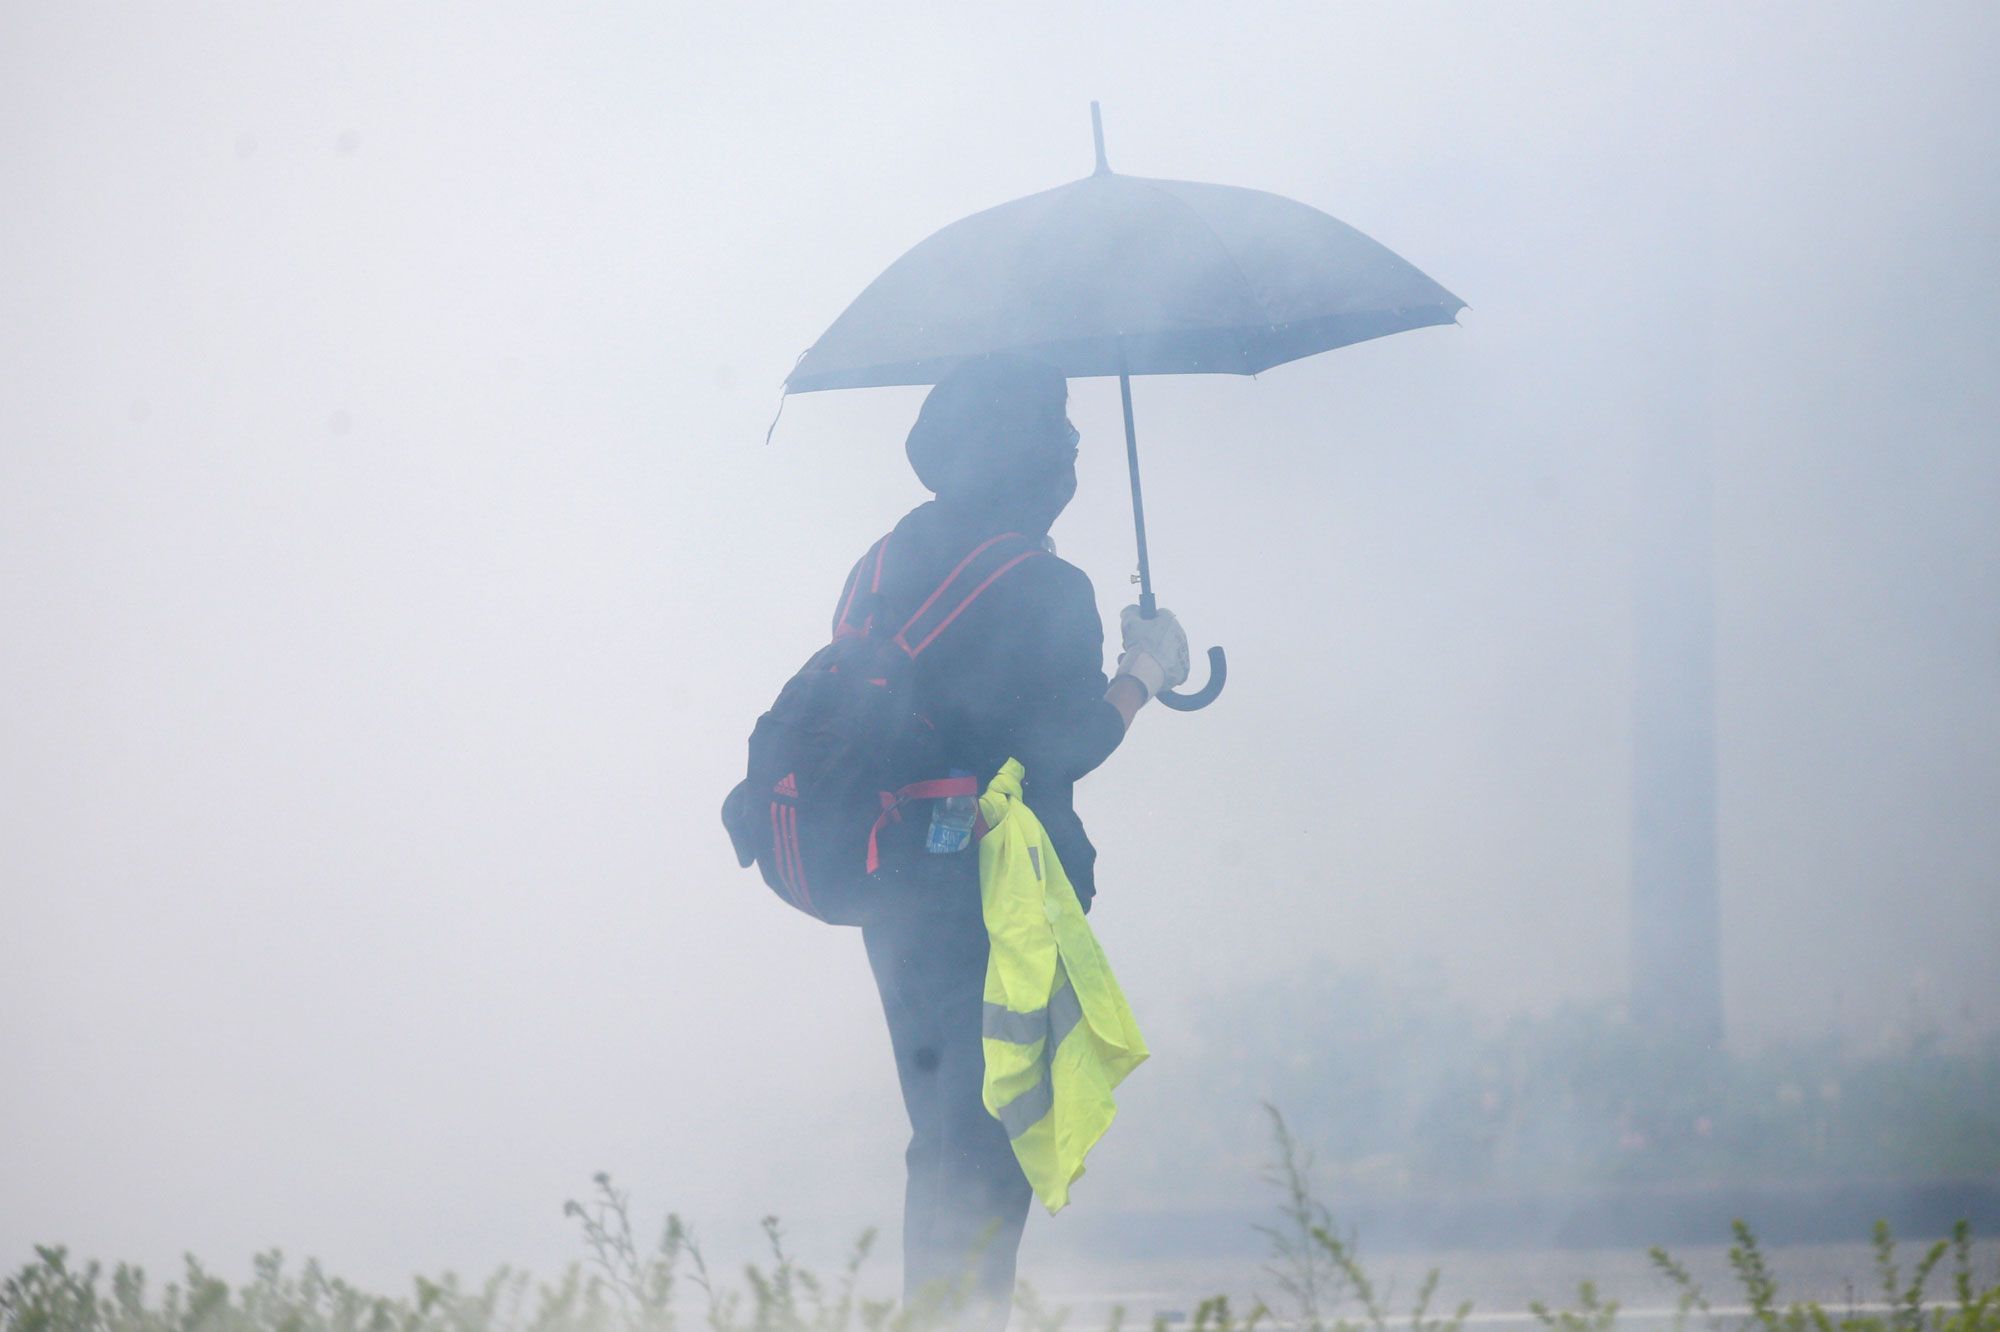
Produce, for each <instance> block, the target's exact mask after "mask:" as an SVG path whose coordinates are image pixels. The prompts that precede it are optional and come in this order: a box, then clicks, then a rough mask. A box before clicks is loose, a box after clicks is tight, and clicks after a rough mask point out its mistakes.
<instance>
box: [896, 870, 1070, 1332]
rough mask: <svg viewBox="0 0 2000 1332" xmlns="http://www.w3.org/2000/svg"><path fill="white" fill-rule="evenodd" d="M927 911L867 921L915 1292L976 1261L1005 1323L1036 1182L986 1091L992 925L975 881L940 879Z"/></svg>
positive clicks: (981, 1283) (984, 1298)
mask: <svg viewBox="0 0 2000 1332" xmlns="http://www.w3.org/2000/svg"><path fill="white" fill-rule="evenodd" d="M933 887H934V888H935V889H936V890H937V891H936V893H935V895H934V896H932V897H930V898H928V899H926V901H925V904H924V906H923V907H922V908H920V909H915V910H908V911H897V912H895V913H893V914H885V916H884V917H883V918H882V919H880V920H878V921H876V922H874V923H871V924H870V925H869V926H868V927H866V928H865V929H864V930H863V937H864V939H865V940H866V943H867V948H868V960H869V964H870V966H871V968H872V969H873V970H874V972H875V978H876V984H877V987H878V989H879V990H880V991H881V994H882V1007H883V1013H884V1015H885V1016H886V1017H887V1018H888V1021H889V1030H890V1044H891V1047H892V1048H893V1050H894V1052H895V1055H896V1073H897V1077H898V1079H899V1080H900V1081H901V1084H902V1090H903V1104H904V1107H905V1109H906V1110H907V1111H908V1113H909V1117H910V1129H911V1137H910V1146H909V1150H908V1152H907V1153H906V1158H905V1159H906V1161H907V1163H908V1166H909V1183H908V1187H907V1189H906V1193H905V1201H904V1212H903V1284H904V1297H905V1299H906V1300H909V1299H914V1298H916V1297H918V1295H919V1293H920V1292H921V1291H923V1290H924V1288H925V1287H926V1286H928V1285H930V1284H931V1283H934V1282H939V1281H942V1282H945V1283H948V1284H949V1285H952V1286H956V1284H957V1283H958V1282H960V1281H961V1280H962V1279H963V1278H964V1277H965V1276H966V1275H967V1274H968V1271H970V1273H971V1274H972V1276H973V1278H974V1292H975V1297H976V1300H977V1302H978V1304H979V1306H980V1310H979V1312H978V1314H977V1316H976V1318H975V1320H974V1321H976V1322H978V1323H982V1324H987V1325H990V1326H993V1327H996V1328H997V1327H1000V1326H1003V1325H1004V1324H1005V1322H1006V1316H1007V1311H1008V1309H1009V1307H1010V1305H1011V1300H1012V1294H1013V1286H1014V1268H1015V1256H1016V1251H1017V1250H1018V1248H1019V1246H1020V1241H1021V1232H1022V1229H1023V1227H1024V1225H1025V1224H1026V1221H1027V1214H1028V1204H1029V1202H1030V1199H1031V1197H1032V1191H1031V1190H1030V1189H1029V1187H1028V1181H1027V1178H1026V1177H1025V1176H1024V1175H1023V1174H1022V1173H1021V1167H1020V1163H1019V1162H1018V1161H1017V1160H1016V1159H1015V1157H1014V1150H1013V1146H1012V1145H1011V1144H1010V1143H1009V1142H1008V1141H1007V1135H1006V1131H1005V1130H1004V1129H1002V1128H1001V1126H1000V1122H999V1121H998V1120H997V1119H995V1118H993V1116H991V1115H989V1114H988V1113H987V1112H986V1107H985V1105H984V1104H983V1102H982V1100H981V1092H982V1088H983V1083H984V1080H985V1068H986V1065H985V1056H984V1052H983V1050H982V1047H981V1045H980V1017H981V1011H982V1007H983V997H984V987H985V978H986V928H985V924H984V922H983V921H982V920H981V919H980V916H979V911H978V898H977V895H976V885H973V886H968V885H967V884H964V883H955V882H937V883H934V884H933Z"/></svg>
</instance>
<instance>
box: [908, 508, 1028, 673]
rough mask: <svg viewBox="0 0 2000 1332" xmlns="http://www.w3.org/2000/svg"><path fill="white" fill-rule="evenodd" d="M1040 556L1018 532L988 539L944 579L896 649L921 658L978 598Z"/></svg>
mask: <svg viewBox="0 0 2000 1332" xmlns="http://www.w3.org/2000/svg"><path fill="white" fill-rule="evenodd" d="M1041 553H1042V548H1041V547H1040V546H1039V545H1037V544H1036V543H1034V542H1033V541H1030V540H1029V539H1028V538H1027V537H1025V536H1022V535H1021V534H1020V533H1019V532H1002V533H1001V534H1000V535H999V536H996V537H989V538H987V539H986V540H985V541H983V542H981V543H980V544H979V545H977V546H975V547H973V549H972V553H971V554H970V555H967V556H966V557H965V558H964V559H962V560H960V561H959V562H958V567H957V568H956V569H953V570H952V571H951V572H950V573H949V574H947V575H945V580H944V581H943V582H942V583H939V584H938V587H937V591H935V592H933V593H931V594H930V596H929V598H928V599H926V600H925V602H924V604H923V605H921V606H919V607H917V613H916V614H915V615H912V616H911V617H910V618H909V622H908V623H906V624H905V625H904V626H903V628H902V630H901V631H900V632H899V633H897V635H896V646H897V647H900V648H901V649H903V651H905V652H907V653H909V654H910V656H911V657H913V658H914V657H917V656H920V655H922V653H923V650H924V649H925V648H927V647H929V646H930V645H931V644H932V643H934V642H936V641H937V636H938V635H939V634H941V633H943V632H944V631H945V630H946V629H947V628H949V627H950V626H951V622H952V621H953V620H956V619H957V618H958V617H959V616H960V615H962V614H964V612H965V608H966V607H968V606H970V605H971V604H972V603H973V602H975V601H977V600H979V594H980V593H982V592H984V591H985V590H986V589H987V588H989V587H991V586H993V584H994V583H995V582H997V581H998V580H999V578H1000V576H1001V575H1002V574H1004V573H1006V572H1007V571H1008V570H1009V569H1012V568H1013V567H1014V566H1015V565H1017V564H1020V563H1022V562H1023V561H1026V560H1031V559H1033V558H1034V557H1035V556H1037V555H1040V554H1041Z"/></svg>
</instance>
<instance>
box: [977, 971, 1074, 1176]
mask: <svg viewBox="0 0 2000 1332" xmlns="http://www.w3.org/2000/svg"><path fill="white" fill-rule="evenodd" d="M1056 967H1057V970H1056V986H1057V989H1056V992H1055V993H1054V994H1052V995H1050V996H1049V1002H1048V1006H1047V1007H1046V1008H1038V1009H1036V1010H1035V1011H1034V1012H1032V1013H1016V1012H1014V1011H1013V1010H1012V1009H1010V1008H1008V1007H1006V1006H1005V1005H1003V1004H995V1003H988V1004H987V1005H986V1008H985V1012H984V1016H983V1017H982V1018H981V1019H980V1026H979V1034H980V1035H981V1036H984V1037H985V1038H986V1039H987V1040H989V1041H1005V1042H1007V1043H1008V1044H1009V1045H1033V1044H1034V1043H1035V1042H1037V1041H1041V1042H1042V1043H1043V1044H1042V1057H1041V1075H1042V1076H1041V1081H1039V1082H1037V1083H1036V1084H1035V1085H1034V1086H1033V1087H1030V1088H1029V1089H1028V1090H1027V1091H1024V1092H1022V1093H1021V1094H1020V1095H1019V1096H1016V1097H1015V1098H1014V1099H1013V1100H1011V1101H1009V1102H1007V1104H1005V1105H1003V1106H1001V1107H1000V1115H999V1119H1000V1124H1001V1126H1002V1127H1003V1128H1005V1129H1006V1130H1007V1138H1008V1140H1009V1141H1010V1142H1011V1141H1012V1140H1013V1139H1015V1138H1018V1137H1020V1136H1021V1135H1022V1134H1023V1133H1026V1132H1027V1131H1028V1130H1029V1129H1031V1128H1033V1127H1034V1126H1035V1124H1036V1123H1037V1122H1039V1121H1040V1120H1041V1118H1042V1116H1044V1115H1046V1114H1048V1112H1049V1111H1050V1110H1052V1109H1053V1108H1054V1107H1055V1094H1056V1084H1055V1072H1054V1070H1055V1060H1056V1051H1057V1050H1058V1049H1060V1048H1061V1046H1062V1043H1063V1042H1064V1041H1065V1040H1067V1039H1069V1034H1070V1033H1071V1032H1073V1031H1075V1030H1076V1028H1077V1024H1078V1023H1080V1022H1082V1021H1083V1004H1082V1003H1081V1002H1080V1001H1079V1000H1078V999H1077V997H1076V987H1075V986H1073V985H1071V984H1070V983H1069V976H1068V975H1067V974H1065V973H1064V972H1063V971H1062V969H1061V967H1062V964H1061V963H1057V964H1056Z"/></svg>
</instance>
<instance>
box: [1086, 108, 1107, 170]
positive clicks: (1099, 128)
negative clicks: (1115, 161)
mask: <svg viewBox="0 0 2000 1332" xmlns="http://www.w3.org/2000/svg"><path fill="white" fill-rule="evenodd" d="M1090 137H1091V138H1092V139H1095V140H1096V141H1097V174H1098V175H1100V176H1108V175H1110V174H1111V164H1110V163H1109V162H1107V161H1105V160H1104V113H1103V112H1102V111H1100V110H1098V108H1097V103H1095V102H1092V103H1091V104H1090Z"/></svg>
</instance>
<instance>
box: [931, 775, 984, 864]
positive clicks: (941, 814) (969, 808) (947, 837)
mask: <svg viewBox="0 0 2000 1332" xmlns="http://www.w3.org/2000/svg"><path fill="white" fill-rule="evenodd" d="M951 775H952V776H953V777H970V776H971V775H972V774H971V773H969V772H965V771H962V770H961V769H958V768H953V769H952V770H951ZM978 817H979V797H977V796H969V795H962V796H945V797H944V798H943V799H941V800H937V801H934V802H933V803H932V805H931V832H930V836H929V837H927V838H925V839H924V850H926V851H928V852H930V853H931V854H932V855H936V856H948V855H950V854H952V853H953V852H955V851H963V850H965V848H966V847H968V846H971V845H972V822H973V820H974V819H976V818H978Z"/></svg>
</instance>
